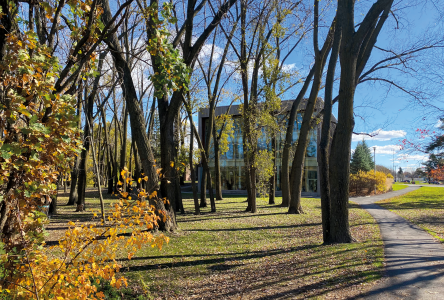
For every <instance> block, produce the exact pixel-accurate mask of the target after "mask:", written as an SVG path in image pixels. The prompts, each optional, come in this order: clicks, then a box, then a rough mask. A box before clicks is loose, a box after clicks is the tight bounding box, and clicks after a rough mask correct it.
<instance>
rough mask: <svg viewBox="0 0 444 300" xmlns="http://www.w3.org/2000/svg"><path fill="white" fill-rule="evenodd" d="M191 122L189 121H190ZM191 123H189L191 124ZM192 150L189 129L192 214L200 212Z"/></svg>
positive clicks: (192, 133)
mask: <svg viewBox="0 0 444 300" xmlns="http://www.w3.org/2000/svg"><path fill="white" fill-rule="evenodd" d="M190 122H191V121H190ZM191 125H192V124H190V126H191ZM193 151H194V131H193V130H190V151H189V153H190V157H189V159H190V173H191V188H192V189H193V199H194V214H195V215H199V214H200V207H199V198H198V197H197V186H196V173H195V171H194V162H193Z"/></svg>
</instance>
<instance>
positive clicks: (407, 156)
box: [398, 154, 429, 161]
mask: <svg viewBox="0 0 444 300" xmlns="http://www.w3.org/2000/svg"><path fill="white" fill-rule="evenodd" d="M428 158H429V157H428V155H426V154H415V155H411V154H402V155H398V159H399V160H402V161H412V160H420V161H426V160H427V159H428Z"/></svg>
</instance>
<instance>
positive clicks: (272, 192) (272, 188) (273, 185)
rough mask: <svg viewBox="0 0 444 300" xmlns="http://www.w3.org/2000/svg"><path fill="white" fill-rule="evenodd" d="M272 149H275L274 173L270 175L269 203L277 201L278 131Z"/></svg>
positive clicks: (274, 134)
mask: <svg viewBox="0 0 444 300" xmlns="http://www.w3.org/2000/svg"><path fill="white" fill-rule="evenodd" d="M271 149H272V151H273V175H272V176H271V177H270V183H269V184H270V193H269V195H268V204H275V203H276V201H275V200H276V171H277V170H276V153H277V151H276V133H273V137H272V138H271Z"/></svg>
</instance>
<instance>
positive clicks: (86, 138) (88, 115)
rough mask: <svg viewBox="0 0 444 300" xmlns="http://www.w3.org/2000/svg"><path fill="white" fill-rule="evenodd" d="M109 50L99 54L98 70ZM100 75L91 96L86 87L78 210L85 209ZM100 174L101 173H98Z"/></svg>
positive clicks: (95, 80)
mask: <svg viewBox="0 0 444 300" xmlns="http://www.w3.org/2000/svg"><path fill="white" fill-rule="evenodd" d="M106 54H107V52H106V51H105V52H102V53H101V54H100V56H99V66H98V67H97V70H98V72H99V73H100V72H101V71H102V66H103V60H104V59H105V56H106ZM99 82H100V76H97V77H96V78H95V79H94V83H93V87H92V91H91V93H90V94H89V96H88V97H87V98H86V92H87V88H85V98H86V107H85V126H84V129H83V150H82V153H81V155H80V165H79V179H78V180H79V182H78V189H77V194H78V199H77V209H76V211H84V210H85V190H86V179H87V176H86V172H87V170H86V168H87V162H88V153H89V148H90V146H91V140H92V137H93V135H94V123H93V122H94V118H93V109H94V100H95V98H96V94H97V90H98V88H99ZM98 175H99V174H98Z"/></svg>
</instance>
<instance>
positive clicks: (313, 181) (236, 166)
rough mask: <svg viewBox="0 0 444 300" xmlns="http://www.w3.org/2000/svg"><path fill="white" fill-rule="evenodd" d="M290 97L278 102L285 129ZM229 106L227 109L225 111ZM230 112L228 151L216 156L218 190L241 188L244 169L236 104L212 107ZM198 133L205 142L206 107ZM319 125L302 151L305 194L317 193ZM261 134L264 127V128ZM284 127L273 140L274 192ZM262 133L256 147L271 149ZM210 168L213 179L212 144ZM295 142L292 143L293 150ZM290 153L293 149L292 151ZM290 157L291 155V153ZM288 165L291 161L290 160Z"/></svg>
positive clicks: (302, 105) (295, 136) (319, 106)
mask: <svg viewBox="0 0 444 300" xmlns="http://www.w3.org/2000/svg"><path fill="white" fill-rule="evenodd" d="M292 104H293V100H288V101H282V104H281V114H280V116H281V121H282V124H283V127H284V128H286V124H285V120H286V119H288V116H289V112H290V110H291V106H292ZM305 106H306V99H305V100H303V101H301V103H300V105H299V108H298V112H299V113H298V116H297V119H296V121H295V126H294V131H293V143H294V142H296V141H297V139H298V135H299V130H300V128H301V123H302V116H303V111H304V108H305ZM322 107H323V101H322V100H321V99H320V98H318V101H317V103H316V110H315V113H316V112H319V111H320V109H322ZM228 109H229V111H228ZM226 113H228V114H230V115H231V116H232V118H233V123H234V134H233V136H231V137H229V144H228V151H227V152H226V153H224V154H222V155H220V171H221V178H222V189H223V190H245V189H246V186H245V170H244V156H243V139H242V126H241V124H242V116H241V114H240V112H239V105H233V106H231V107H230V106H221V107H217V108H216V110H215V115H216V116H220V115H222V114H226ZM198 117H199V136H200V138H201V139H202V142H203V143H205V132H206V128H208V117H209V114H208V108H206V109H202V110H201V111H200V112H199V116H198ZM320 127H321V126H319V124H318V125H317V126H316V127H315V128H314V129H313V130H312V131H311V132H310V141H309V144H308V147H307V151H306V157H305V164H304V176H303V184H302V192H303V193H309V194H319V193H318V191H319V181H318V178H319V176H318V174H319V169H318V162H317V147H318V145H319V137H320ZM264 133H265V130H264ZM285 135H286V130H285V129H284V130H281V132H279V133H278V135H277V139H276V147H277V155H276V158H275V159H276V168H277V170H276V171H277V185H276V189H277V191H280V190H281V169H282V150H283V146H284V141H285ZM267 140H269V139H267V137H266V136H265V134H263V135H262V138H260V139H259V141H258V147H259V149H269V150H271V143H270V141H267ZM210 149H211V150H210V162H209V164H210V170H211V173H212V178H213V180H214V152H213V151H214V147H213V146H211V148H210ZM294 149H295V145H293V150H294ZM293 153H294V152H293ZM291 157H293V154H291ZM290 165H291V162H290ZM202 171H203V168H202V166H199V168H198V179H199V189H200V182H201V180H200V179H201V176H202Z"/></svg>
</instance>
